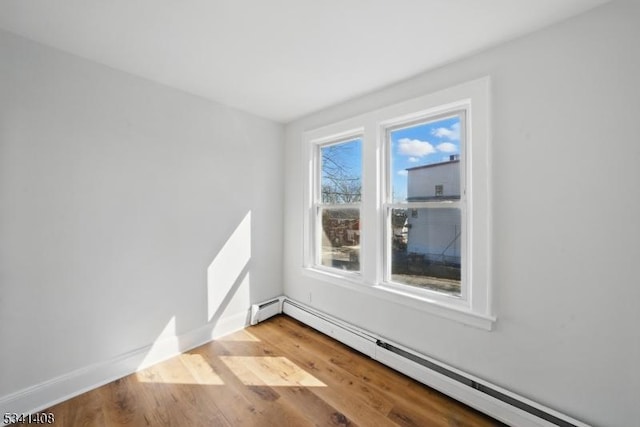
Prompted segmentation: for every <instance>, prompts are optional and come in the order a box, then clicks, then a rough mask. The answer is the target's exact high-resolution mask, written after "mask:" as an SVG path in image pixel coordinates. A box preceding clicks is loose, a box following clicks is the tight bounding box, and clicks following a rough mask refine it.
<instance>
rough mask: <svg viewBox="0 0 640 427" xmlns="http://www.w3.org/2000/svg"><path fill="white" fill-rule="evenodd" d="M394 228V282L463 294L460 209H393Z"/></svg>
mask: <svg viewBox="0 0 640 427" xmlns="http://www.w3.org/2000/svg"><path fill="white" fill-rule="evenodd" d="M391 230H392V233H391V236H392V237H391V238H392V242H391V281H393V282H396V283H403V284H405V285H411V286H416V287H419V288H426V289H431V290H436V291H441V292H446V293H448V294H452V295H456V296H459V295H460V265H461V256H462V255H461V253H462V247H461V246H462V245H461V238H460V236H461V223H460V209H458V208H418V209H411V208H408V209H392V210H391Z"/></svg>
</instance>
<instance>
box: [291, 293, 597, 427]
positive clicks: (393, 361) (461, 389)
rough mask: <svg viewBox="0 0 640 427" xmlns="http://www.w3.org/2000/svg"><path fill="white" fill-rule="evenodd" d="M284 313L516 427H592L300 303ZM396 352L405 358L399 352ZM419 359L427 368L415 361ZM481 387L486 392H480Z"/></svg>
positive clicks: (294, 302)
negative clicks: (461, 380) (439, 369)
mask: <svg viewBox="0 0 640 427" xmlns="http://www.w3.org/2000/svg"><path fill="white" fill-rule="evenodd" d="M283 312H284V313H285V314H287V315H289V316H291V317H293V318H294V319H297V320H299V321H300V322H302V323H304V324H306V325H308V326H310V327H312V328H313V329H316V330H318V331H320V332H322V333H324V334H326V335H328V336H330V337H332V338H334V339H336V340H338V341H340V342H342V343H343V344H345V345H347V346H349V347H351V348H354V349H356V350H358V351H360V352H361V353H364V354H365V355H367V356H369V357H371V358H372V359H374V360H376V361H378V362H380V363H382V364H384V365H386V366H389V367H390V368H392V369H394V370H396V371H398V372H402V373H403V374H405V375H407V376H409V377H411V378H413V379H415V380H416V381H419V382H421V383H423V384H425V385H427V386H429V387H432V388H434V389H436V390H438V391H440V392H442V393H444V394H446V395H447V396H450V397H452V398H454V399H456V400H458V401H460V402H462V403H464V404H466V405H468V406H470V407H472V408H475V409H477V410H478V411H480V412H483V413H485V414H487V415H489V416H491V417H493V418H495V419H496V420H499V421H501V422H503V423H506V424H508V425H512V426H518V427H541V426H542V427H548V426H557V425H560V426H572V427H589V426H588V425H587V424H585V423H583V422H581V421H578V420H575V419H573V418H571V417H569V416H567V415H564V414H562V413H560V412H558V411H555V410H553V409H551V408H547V407H545V406H543V405H540V404H538V403H536V402H533V401H531V400H529V399H527V398H525V397H522V396H519V395H517V394H515V393H512V392H510V391H508V390H505V389H503V388H501V387H499V386H496V385H493V384H491V383H489V382H487V381H484V380H482V379H480V378H477V377H474V376H472V375H470V374H467V373H465V372H463V371H460V370H458V369H456V368H454V367H451V366H448V365H446V364H444V363H442V362H440V361H436V360H434V359H431V358H429V357H428V356H425V355H421V354H419V353H416V352H414V351H412V350H410V349H407V348H405V347H402V346H401V345H399V344H395V343H393V342H391V341H389V340H388V339H383V338H381V337H378V336H376V335H375V334H373V333H371V332H368V331H365V330H362V329H360V328H358V327H355V326H353V325H350V324H348V323H346V322H343V321H341V320H339V319H336V318H334V317H332V316H329V315H327V314H324V313H322V312H320V311H318V310H315V309H313V308H311V307H308V306H305V305H304V304H301V303H299V302H297V301H293V300H291V299H288V298H285V300H284V304H283ZM392 347H393V348H392ZM388 348H389V349H392V350H394V351H391V350H389V349H388ZM398 351H399V352H400V353H402V354H403V355H401V354H398ZM414 356H415V357H414ZM412 358H413V360H412ZM420 359H421V360H422V362H421V363H423V364H421V363H418V362H417V361H416V360H420ZM425 365H426V366H425ZM427 366H435V367H434V369H430V368H428V367H427ZM438 368H442V370H441V371H440V372H443V370H445V371H448V372H449V374H450V375H451V376H447V375H445V374H443V373H440V372H438V371H437V370H438ZM457 376H459V377H461V378H462V377H463V378H464V379H465V380H467V382H469V383H473V384H474V386H477V387H478V388H474V387H472V386H469V385H468V384H464V383H462V382H460V381H458V380H456V379H452V377H453V378H456V377H457ZM480 389H483V390H485V391H481V390H480ZM492 394H493V395H492ZM494 395H502V398H503V399H505V400H506V402H505V401H503V400H501V399H500V398H496V397H494ZM509 401H511V402H516V403H515V404H516V405H521V406H520V407H517V406H514V404H511V403H508V402H509ZM527 406H528V407H529V408H528V409H529V410H530V411H532V413H530V412H527V411H525V410H523V409H520V408H521V407H527ZM535 411H540V412H539V414H542V415H540V416H537V415H534V413H536V412H535ZM543 416H544V417H547V419H544V418H541V417H543ZM554 417H555V420H554ZM548 419H551V420H554V422H550V421H548Z"/></svg>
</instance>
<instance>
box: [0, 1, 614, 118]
mask: <svg viewBox="0 0 640 427" xmlns="http://www.w3.org/2000/svg"><path fill="white" fill-rule="evenodd" d="M607 1H608V0H180V1H179V0H1V1H0V28H2V29H5V30H7V31H11V32H13V33H16V34H19V35H22V36H24V37H27V38H30V39H32V40H35V41H38V42H41V43H44V44H47V45H50V46H53V47H56V48H59V49H62V50H65V51H68V52H71V53H74V54H76V55H79V56H82V57H84V58H88V59H91V60H94V61H97V62H99V63H102V64H105V65H108V66H110V67H113V68H116V69H120V70H123V71H127V72H129V73H132V74H135V75H138V76H142V77H145V78H148V79H150V80H154V81H156V82H160V83H163V84H166V85H169V86H173V87H176V88H179V89H182V90H184V91H187V92H190V93H192V94H197V95H200V96H203V97H206V98H209V99H212V100H215V101H218V102H221V103H224V104H227V105H230V106H233V107H237V108H240V109H242V110H246V111H249V112H252V113H254V114H257V115H260V116H263V117H267V118H270V119H273V120H276V121H280V122H288V121H290V120H292V119H295V118H298V117H300V116H303V115H305V114H308V113H311V112H313V111H316V110H319V109H322V108H324V107H328V106H330V105H333V104H336V103H339V102H341V101H345V100H347V99H349V98H352V97H354V96H357V95H361V94H364V93H367V92H370V91H372V90H375V89H378V88H380V87H383V86H386V85H389V84H391V83H394V82H396V81H398V80H402V79H405V78H408V77H410V76H413V75H415V74H418V73H420V72H422V71H425V70H428V69H431V68H434V67H437V66H440V65H442V64H444V63H447V62H450V61H452V60H454V59H457V58H460V57H463V56H466V55H469V54H471V53H474V52H477V51H479V50H481V49H484V48H487V47H489V46H493V45H496V44H498V43H501V42H503V41H506V40H509V39H512V38H514V37H517V36H519V35H522V34H525V33H528V32H531V31H534V30H536V29H539V28H542V27H544V26H547V25H550V24H552V23H554V22H558V21H560V20H563V19H566V18H568V17H570V16H573V15H576V14H578V13H581V12H584V11H586V10H587V9H590V8H592V7H594V6H596V5H599V4H602V3H606V2H607Z"/></svg>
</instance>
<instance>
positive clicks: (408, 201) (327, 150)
mask: <svg viewBox="0 0 640 427" xmlns="http://www.w3.org/2000/svg"><path fill="white" fill-rule="evenodd" d="M304 140H305V146H306V147H307V159H308V161H307V162H306V164H307V166H308V167H307V173H308V175H307V176H308V181H307V184H306V186H305V188H306V190H305V198H304V200H305V212H306V214H305V217H304V218H305V219H304V236H305V245H304V250H305V256H304V265H303V272H304V274H307V275H310V276H313V277H314V278H316V279H319V280H321V281H324V282H327V283H329V284H337V285H341V286H348V287H351V288H353V289H354V290H357V291H360V292H365V293H369V294H372V295H375V296H377V297H380V298H384V299H387V300H390V301H393V302H395V303H400V304H405V305H407V306H410V307H413V308H417V309H421V310H425V311H428V312H431V313H433V314H436V315H440V316H443V317H447V318H450V319H454V320H457V321H461V322H464V323H466V324H469V325H473V326H477V327H481V328H484V329H490V328H491V325H492V324H493V321H494V320H495V318H494V317H493V316H492V308H491V287H490V266H491V256H490V255H491V242H490V240H489V238H490V227H491V222H490V209H489V208H490V192H489V189H490V185H489V182H490V181H489V179H490V175H489V171H490V157H489V79H488V78H483V79H480V80H476V81H472V82H469V83H464V84H461V85H459V86H455V87H452V88H449V89H445V90H442V91H439V92H436V93H433V94H429V95H424V96H421V97H418V98H415V99H411V100H408V101H405V102H402V103H400V104H395V105H392V106H389V107H386V108H383V109H380V110H376V111H372V112H370V113H366V114H362V115H360V116H358V117H354V118H351V119H348V120H345V121H342V122H340V123H335V124H332V125H328V126H326V127H323V128H321V129H316V130H312V131H309V132H306V133H305V135H304Z"/></svg>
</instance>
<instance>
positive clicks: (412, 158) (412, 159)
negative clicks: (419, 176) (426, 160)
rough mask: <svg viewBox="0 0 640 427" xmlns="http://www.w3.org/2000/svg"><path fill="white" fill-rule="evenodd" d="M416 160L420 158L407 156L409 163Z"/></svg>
mask: <svg viewBox="0 0 640 427" xmlns="http://www.w3.org/2000/svg"><path fill="white" fill-rule="evenodd" d="M418 160H420V159H419V158H417V157H409V161H410V162H411V163H416V162H417V161H418Z"/></svg>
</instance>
